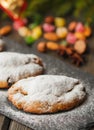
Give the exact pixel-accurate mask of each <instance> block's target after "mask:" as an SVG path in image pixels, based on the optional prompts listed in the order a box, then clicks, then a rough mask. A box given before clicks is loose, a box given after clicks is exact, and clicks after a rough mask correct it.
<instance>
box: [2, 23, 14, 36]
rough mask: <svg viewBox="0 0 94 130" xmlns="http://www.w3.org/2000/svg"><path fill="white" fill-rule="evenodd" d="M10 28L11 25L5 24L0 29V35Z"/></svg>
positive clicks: (6, 32)
mask: <svg viewBox="0 0 94 130" xmlns="http://www.w3.org/2000/svg"><path fill="white" fill-rule="evenodd" d="M11 30H12V27H11V26H10V25H6V26H4V27H2V28H1V29H0V35H1V36H3V35H6V34H8V33H9V32H10V31H11Z"/></svg>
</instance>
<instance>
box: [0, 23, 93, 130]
mask: <svg viewBox="0 0 94 130" xmlns="http://www.w3.org/2000/svg"><path fill="white" fill-rule="evenodd" d="M6 23H9V24H10V23H11V22H10V21H4V22H2V23H0V26H2V25H4V24H6ZM93 36H94V34H93ZM93 36H92V37H91V38H90V39H89V40H88V44H89V49H90V53H89V54H88V55H86V57H87V60H88V62H87V63H86V64H85V65H84V66H82V67H80V69H82V70H83V71H86V72H89V73H91V74H93V75H94V43H93V42H94V37H93ZM7 37H8V38H9V39H11V40H13V41H16V42H19V43H21V44H23V43H24V40H23V39H22V38H21V37H20V36H19V35H18V34H17V33H16V32H15V31H13V32H12V33H10V34H9V35H8V36H7ZM0 130H31V129H30V128H28V127H26V126H24V125H22V124H19V123H18V122H16V121H13V120H11V119H9V118H7V117H5V116H3V115H0ZM90 130H94V127H93V128H91V129H90Z"/></svg>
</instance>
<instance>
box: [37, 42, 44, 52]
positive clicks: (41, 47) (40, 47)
mask: <svg viewBox="0 0 94 130" xmlns="http://www.w3.org/2000/svg"><path fill="white" fill-rule="evenodd" d="M37 50H38V51H40V52H45V51H46V42H39V43H38V45H37Z"/></svg>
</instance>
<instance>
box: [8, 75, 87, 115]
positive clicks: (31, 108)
mask: <svg viewBox="0 0 94 130" xmlns="http://www.w3.org/2000/svg"><path fill="white" fill-rule="evenodd" d="M85 96H86V92H85V88H84V86H83V84H82V83H80V82H79V81H78V80H77V79H74V78H70V77H66V76H55V75H40V76H36V77H33V78H28V79H23V80H21V81H18V82H17V83H15V84H14V85H13V86H12V87H11V88H10V89H9V90H8V99H9V101H11V102H12V104H13V105H14V106H16V107H17V108H18V109H21V110H24V111H25V112H30V113H37V114H43V113H54V112H58V111H66V110H70V109H72V108H74V107H76V106H78V105H79V104H80V103H82V102H83V101H84V99H85Z"/></svg>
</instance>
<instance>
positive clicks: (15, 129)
mask: <svg viewBox="0 0 94 130" xmlns="http://www.w3.org/2000/svg"><path fill="white" fill-rule="evenodd" d="M9 130H32V129H30V128H28V127H26V126H24V125H21V124H19V123H17V122H16V121H11V123H10V127H9Z"/></svg>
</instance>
